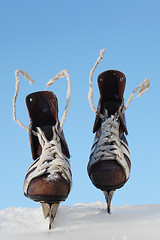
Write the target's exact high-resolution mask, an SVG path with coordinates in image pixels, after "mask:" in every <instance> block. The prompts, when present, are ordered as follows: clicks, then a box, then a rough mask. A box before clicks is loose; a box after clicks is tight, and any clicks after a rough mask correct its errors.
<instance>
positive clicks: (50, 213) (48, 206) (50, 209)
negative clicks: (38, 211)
mask: <svg viewBox="0 0 160 240" xmlns="http://www.w3.org/2000/svg"><path fill="white" fill-rule="evenodd" d="M59 204H60V202H57V203H41V205H42V210H43V215H44V218H45V219H46V218H47V217H48V218H49V229H51V228H52V223H53V222H54V218H55V216H56V213H57V209H58V207H59Z"/></svg>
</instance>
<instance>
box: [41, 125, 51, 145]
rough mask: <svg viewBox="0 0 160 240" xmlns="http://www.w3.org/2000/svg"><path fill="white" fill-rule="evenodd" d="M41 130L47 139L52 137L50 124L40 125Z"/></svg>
mask: <svg viewBox="0 0 160 240" xmlns="http://www.w3.org/2000/svg"><path fill="white" fill-rule="evenodd" d="M41 130H42V131H43V132H44V133H45V136H46V138H47V140H48V141H51V140H52V139H53V130H52V125H47V126H42V127H41Z"/></svg>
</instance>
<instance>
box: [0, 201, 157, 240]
mask: <svg viewBox="0 0 160 240" xmlns="http://www.w3.org/2000/svg"><path fill="white" fill-rule="evenodd" d="M88 238H91V239H92V240H94V239H96V240H97V239H98V240H100V239H105V240H107V239H110V240H130V239H131V240H132V239H134V240H135V239H136V240H138V239H143V240H150V239H153V240H159V239H160V204H157V205H140V206H128V205H125V206H121V207H116V206H112V212H111V215H109V214H107V211H106V203H104V202H96V203H90V204H86V203H78V204H75V205H73V206H65V205H63V206H60V207H59V209H58V212H57V216H56V218H55V222H54V225H53V229H52V230H51V231H49V230H48V219H46V220H45V219H44V218H43V213H42V209H41V208H33V209H32V208H21V207H19V208H14V207H9V208H7V209H2V210H1V211H0V239H3V240H9V239H12V240H19V239H24V240H26V239H28V240H32V239H34V240H41V239H43V240H46V239H54V240H56V239H58V240H61V239H65V240H68V239H70V240H73V239H74V240H75V239H77V240H78V239H84V240H85V239H88Z"/></svg>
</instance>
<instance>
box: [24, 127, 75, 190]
mask: <svg viewBox="0 0 160 240" xmlns="http://www.w3.org/2000/svg"><path fill="white" fill-rule="evenodd" d="M52 130H53V139H52V140H51V141H48V140H47V138H46V136H45V134H44V132H43V131H42V130H41V129H40V128H37V131H38V132H37V136H38V139H39V143H40V145H41V147H42V154H41V156H40V158H39V159H37V160H36V161H35V162H34V163H33V164H32V165H31V167H30V168H29V170H28V174H27V175H28V176H27V178H26V180H25V184H24V192H25V193H27V189H28V186H29V183H30V182H31V180H32V179H34V178H37V177H39V176H42V175H43V174H47V175H48V176H47V179H46V180H48V181H49V180H53V179H55V180H56V176H57V175H56V174H55V173H59V172H60V173H61V174H62V176H63V177H64V178H65V179H66V180H67V182H68V183H69V184H70V189H71V184H72V175H71V171H70V163H69V161H68V159H67V158H66V157H65V155H64V154H63V153H62V148H61V143H60V138H59V136H58V134H57V133H56V129H55V127H53V128H52Z"/></svg>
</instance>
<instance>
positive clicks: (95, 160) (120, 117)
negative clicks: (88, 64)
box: [87, 49, 150, 213]
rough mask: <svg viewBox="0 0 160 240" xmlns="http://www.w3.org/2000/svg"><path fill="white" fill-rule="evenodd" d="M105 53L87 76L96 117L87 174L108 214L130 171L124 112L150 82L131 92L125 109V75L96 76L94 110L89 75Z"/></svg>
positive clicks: (105, 74)
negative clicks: (96, 88) (101, 194)
mask: <svg viewBox="0 0 160 240" xmlns="http://www.w3.org/2000/svg"><path fill="white" fill-rule="evenodd" d="M105 51H106V50H105V49H102V50H101V51H100V55H99V57H98V58H97V61H96V63H95V65H94V67H93V68H92V70H91V72H90V76H89V84H90V87H89V93H88V100H89V104H90V107H91V109H92V111H93V112H94V113H96V120H95V123H94V127H93V133H96V134H95V139H94V143H93V146H92V149H91V154H90V158H89V163H88V166H87V170H88V175H89V178H90V179H91V181H92V183H93V184H94V186H95V187H97V188H99V189H101V190H102V191H103V193H104V195H105V198H106V202H107V210H108V213H110V205H111V200H112V197H113V193H114V191H115V190H116V189H118V188H121V187H122V186H123V185H124V184H125V183H126V182H127V180H128V179H129V176H130V169H131V161H130V153H129V148H128V143H127V140H126V137H125V134H128V132H127V128H126V122H125V116H124V112H125V111H126V110H127V108H128V106H129V104H130V102H131V100H132V99H133V97H134V95H135V93H136V92H137V91H139V92H138V94H137V96H138V97H140V96H141V95H142V94H143V93H144V92H146V91H147V90H148V88H149V86H150V79H149V78H146V79H145V80H144V81H143V82H142V83H141V84H140V85H139V86H138V87H137V88H136V89H135V90H134V91H133V92H132V94H131V96H130V97H129V99H128V100H127V103H126V105H125V106H124V99H123V94H124V89H125V83H126V78H125V75H124V74H123V73H121V72H119V71H116V70H109V71H105V72H103V73H101V74H100V75H99V76H98V86H99V91H100V99H99V104H98V109H97V110H96V108H95V106H94V103H93V84H92V75H93V72H94V70H95V69H96V67H97V65H98V64H99V63H100V61H101V59H102V58H103V55H104V52H105Z"/></svg>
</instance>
